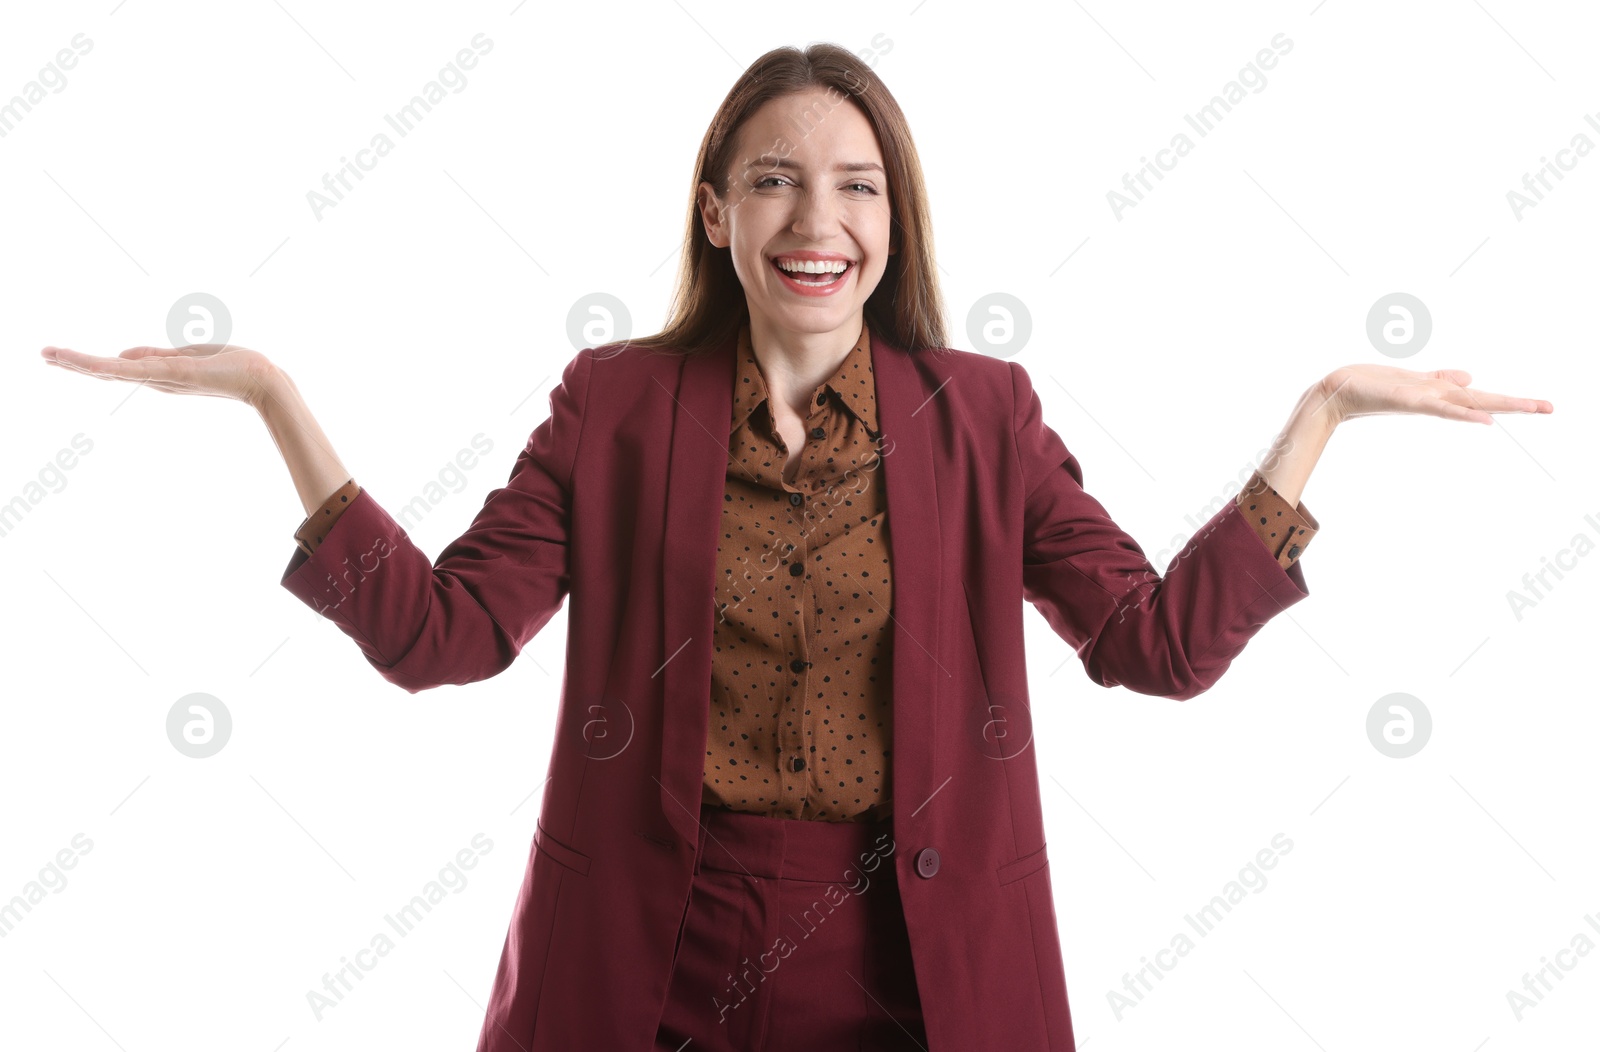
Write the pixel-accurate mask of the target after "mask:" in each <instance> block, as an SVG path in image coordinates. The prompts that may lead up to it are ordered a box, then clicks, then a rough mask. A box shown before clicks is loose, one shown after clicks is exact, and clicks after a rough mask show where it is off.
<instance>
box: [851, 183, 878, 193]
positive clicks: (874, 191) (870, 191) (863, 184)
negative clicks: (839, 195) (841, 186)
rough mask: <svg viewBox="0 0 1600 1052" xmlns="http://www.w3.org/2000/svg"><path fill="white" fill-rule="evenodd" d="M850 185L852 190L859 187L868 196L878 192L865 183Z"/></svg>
mask: <svg viewBox="0 0 1600 1052" xmlns="http://www.w3.org/2000/svg"><path fill="white" fill-rule="evenodd" d="M850 185H851V187H852V188H853V187H857V186H859V187H861V189H863V190H865V191H866V192H867V193H869V194H876V193H877V192H878V191H877V190H876V189H875V188H874V187H872V186H870V185H869V184H867V183H851V184H850Z"/></svg>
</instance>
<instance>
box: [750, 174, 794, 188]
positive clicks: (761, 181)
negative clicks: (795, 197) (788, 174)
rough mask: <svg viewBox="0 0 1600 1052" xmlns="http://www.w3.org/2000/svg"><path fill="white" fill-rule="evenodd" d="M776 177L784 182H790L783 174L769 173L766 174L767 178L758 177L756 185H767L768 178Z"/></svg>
mask: <svg viewBox="0 0 1600 1052" xmlns="http://www.w3.org/2000/svg"><path fill="white" fill-rule="evenodd" d="M774 179H776V180H780V181H782V182H788V180H787V179H784V178H783V176H781V175H769V176H766V177H765V178H762V179H757V180H756V182H755V185H756V186H765V185H766V184H767V182H768V180H774Z"/></svg>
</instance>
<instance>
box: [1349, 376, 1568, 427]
mask: <svg viewBox="0 0 1600 1052" xmlns="http://www.w3.org/2000/svg"><path fill="white" fill-rule="evenodd" d="M1470 383H1472V374H1470V373H1467V372H1465V371H1463V370H1461V369H1435V370H1433V371H1432V372H1426V373H1424V372H1415V371H1413V370H1411V369H1401V368H1398V367H1396V366H1392V365H1374V364H1371V363H1362V364H1358V365H1346V366H1344V367H1342V368H1339V369H1335V370H1334V371H1333V372H1331V373H1329V374H1328V375H1327V377H1326V378H1325V379H1324V380H1323V381H1322V387H1323V393H1324V395H1325V397H1326V399H1327V402H1328V405H1329V408H1330V409H1331V410H1332V411H1333V414H1334V419H1336V420H1348V419H1350V418H1351V417H1356V416H1371V415H1373V414H1377V413H1423V414H1427V415H1430V416H1442V417H1445V418H1446V419H1450V420H1470V421H1472V422H1474V423H1479V424H1492V423H1493V422H1494V417H1493V416H1492V415H1491V414H1493V413H1553V412H1555V406H1553V405H1551V404H1550V403H1549V402H1547V401H1544V400H1543V399H1539V398H1516V397H1513V396H1512V395H1503V394H1495V393H1494V392H1492V391H1479V390H1477V389H1475V388H1472V387H1468V386H1467V385H1468V384H1470Z"/></svg>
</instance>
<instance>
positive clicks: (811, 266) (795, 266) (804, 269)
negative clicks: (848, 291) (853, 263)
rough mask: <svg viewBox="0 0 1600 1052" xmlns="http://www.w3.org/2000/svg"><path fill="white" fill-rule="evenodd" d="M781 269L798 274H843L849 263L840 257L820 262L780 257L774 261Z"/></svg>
mask: <svg viewBox="0 0 1600 1052" xmlns="http://www.w3.org/2000/svg"><path fill="white" fill-rule="evenodd" d="M775 262H776V263H777V264H778V266H779V268H780V269H782V270H787V271H790V272H791V273H798V274H843V273H844V271H845V268H847V267H848V266H850V264H849V263H847V262H845V261H844V260H842V259H830V260H824V261H822V262H816V261H814V260H797V259H780V260H776V261H775Z"/></svg>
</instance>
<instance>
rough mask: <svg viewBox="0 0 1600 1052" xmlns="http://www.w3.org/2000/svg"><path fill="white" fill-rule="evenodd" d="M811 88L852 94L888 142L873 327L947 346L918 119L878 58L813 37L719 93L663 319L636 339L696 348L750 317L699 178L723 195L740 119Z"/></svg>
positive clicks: (901, 339) (870, 301) (773, 55)
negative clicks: (905, 109)
mask: <svg viewBox="0 0 1600 1052" xmlns="http://www.w3.org/2000/svg"><path fill="white" fill-rule="evenodd" d="M810 88H825V89H831V91H832V92H834V93H836V94H838V95H840V96H843V98H844V99H847V100H849V101H850V102H852V103H853V104H854V105H855V106H856V107H857V109H859V110H860V111H861V113H862V115H863V116H865V117H866V119H867V121H868V123H870V124H871V125H872V129H873V131H874V132H875V133H876V134H877V137H878V144H879V148H880V149H881V150H882V152H883V166H884V169H885V175H886V177H887V179H888V182H889V208H890V213H889V214H890V231H891V232H890V241H891V244H892V245H894V246H895V247H896V251H895V252H894V253H893V254H892V255H890V256H889V258H888V262H887V264H886V265H885V267H884V272H883V277H882V278H881V279H880V280H879V281H878V285H877V287H876V288H874V289H873V290H872V295H870V296H868V297H867V302H866V305H865V307H864V308H863V309H864V312H865V314H866V319H867V325H868V326H869V327H870V328H871V329H872V331H873V333H874V334H875V335H878V336H881V337H882V338H883V339H884V340H886V341H887V342H888V343H891V344H893V345H895V346H897V347H901V348H903V349H905V350H908V351H921V350H932V349H936V348H942V347H944V346H945V329H944V304H943V300H942V298H941V296H940V294H939V283H938V275H937V274H936V273H935V269H934V268H935V266H936V264H935V263H934V257H933V226H932V222H931V219H930V217H929V214H928V197H927V188H926V186H925V185H924V183H923V179H922V163H921V161H919V160H918V159H917V148H916V146H915V145H914V144H913V143H912V141H911V129H910V127H909V126H907V124H906V118H905V114H903V113H902V112H900V105H899V103H897V102H895V100H894V96H892V95H890V94H889V89H888V88H886V87H885V86H884V84H883V81H882V80H880V79H878V75H877V74H876V73H874V72H872V67H871V66H868V65H867V64H866V63H865V62H863V61H861V59H860V58H858V57H857V56H856V55H855V54H854V53H852V52H850V51H848V50H846V49H845V48H842V47H840V46H838V45H837V44H812V45H811V46H810V47H807V48H806V49H805V50H804V51H801V50H800V49H799V48H795V47H779V48H774V49H773V50H771V51H769V52H767V53H766V54H765V55H762V56H761V57H760V58H758V59H756V61H755V62H753V63H751V65H750V68H749V69H747V70H745V71H744V73H743V75H741V76H740V77H739V80H738V82H737V83H735V84H734V85H733V88H732V89H731V90H730V91H729V92H728V96H727V98H725V99H723V100H722V105H721V107H719V108H718V110H717V113H716V116H714V117H713V118H712V119H711V126H710V127H708V128H707V129H706V134H705V138H704V139H703V140H702V141H701V143H700V155H699V158H698V160H697V162H696V165H695V171H694V179H693V180H692V181H691V183H690V187H689V216H688V221H687V223H686V224H685V228H684V235H683V251H682V252H681V253H680V255H679V259H678V279H677V287H676V290H675V291H674V293H673V298H672V306H671V308H670V309H669V312H668V318H667V324H666V327H665V328H664V329H662V330H661V331H660V332H659V333H656V334H655V335H654V336H646V337H641V338H639V339H635V340H629V341H627V342H628V343H629V344H631V345H632V346H635V347H646V348H651V349H657V350H666V351H677V352H680V353H686V354H692V353H695V352H698V351H703V350H706V349H708V348H710V347H712V346H716V345H718V344H720V343H722V342H724V341H731V340H733V339H734V338H735V337H736V336H737V334H738V331H739V326H740V325H742V324H744V323H745V322H747V321H748V320H749V314H750V312H749V305H748V303H747V302H746V301H745V294H744V287H743V286H742V285H741V284H740V283H739V275H738V274H737V273H736V272H735V271H734V269H733V260H732V258H731V256H730V254H729V253H730V250H729V249H726V248H718V247H717V246H715V245H713V244H712V243H711V241H710V239H709V238H708V237H707V236H706V230H705V223H704V221H703V220H702V218H701V215H700V208H699V206H698V204H697V198H698V193H699V187H700V184H701V183H702V182H708V183H710V184H711V185H712V186H713V187H715V188H716V192H717V197H718V198H719V199H726V198H727V195H728V191H729V189H730V186H731V182H732V180H731V178H730V177H731V175H732V173H731V171H730V169H731V168H732V166H733V160H734V156H733V155H734V150H735V149H736V148H737V146H738V144H739V143H738V136H739V129H740V127H741V126H742V125H743V124H744V122H745V121H746V120H747V119H749V117H750V115H751V114H753V113H754V112H755V111H756V110H757V109H758V108H760V107H761V106H762V105H763V104H764V103H766V102H768V101H770V100H772V99H776V98H784V97H786V96H789V95H794V94H798V93H800V92H803V91H806V90H807V89H810ZM762 174H765V173H764V172H763V173H762ZM755 178H759V176H756V177H755Z"/></svg>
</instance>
